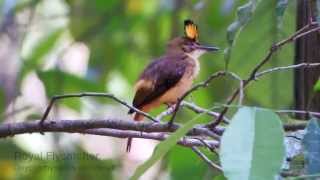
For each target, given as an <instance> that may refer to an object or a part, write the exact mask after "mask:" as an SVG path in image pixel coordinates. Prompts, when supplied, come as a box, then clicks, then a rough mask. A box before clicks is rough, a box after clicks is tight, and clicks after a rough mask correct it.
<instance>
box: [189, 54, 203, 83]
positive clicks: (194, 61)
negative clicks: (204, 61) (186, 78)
mask: <svg viewBox="0 0 320 180" xmlns="http://www.w3.org/2000/svg"><path fill="white" fill-rule="evenodd" d="M187 56H188V58H187V61H188V63H189V66H188V67H187V73H188V74H189V75H190V76H191V78H192V79H194V78H196V77H197V76H198V74H199V72H200V63H199V60H198V58H197V56H193V55H192V54H187Z"/></svg>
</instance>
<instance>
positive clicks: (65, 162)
mask: <svg viewBox="0 0 320 180" xmlns="http://www.w3.org/2000/svg"><path fill="white" fill-rule="evenodd" d="M245 2H246V1H245V0H215V1H210V0H123V1H117V0H108V1H106V0H91V1H88V0H0V114H1V118H0V120H1V121H2V122H3V123H4V122H19V121H29V120H30V121H32V120H37V119H39V118H40V117H41V115H42V113H43V112H44V109H45V107H46V105H47V103H48V100H49V98H50V97H51V96H53V95H57V94H65V93H77V92H87V91H93V92H109V93H112V94H114V95H115V96H117V97H119V98H121V99H123V100H125V101H127V102H131V100H132V97H133V84H134V82H135V81H136V79H137V77H138V75H139V73H140V72H141V71H142V70H143V68H144V67H145V66H146V65H147V64H148V63H149V62H150V61H151V60H152V59H153V58H156V57H159V56H161V55H162V54H163V53H164V51H165V47H166V43H167V42H168V40H170V39H171V38H172V37H175V36H182V35H183V20H184V19H186V18H191V19H193V20H194V21H195V22H196V23H197V24H198V26H199V30H200V42H203V43H205V44H212V45H216V46H219V47H220V48H221V49H224V48H225V47H226V46H227V38H226V36H227V34H226V32H227V27H228V26H229V25H230V24H231V23H232V22H233V21H234V20H235V19H236V9H237V7H238V6H240V5H242V4H244V3H245ZM276 4H277V1H276V0H272V1H269V0H264V1H261V3H260V4H259V5H258V7H257V10H256V11H255V13H254V15H253V18H252V19H251V21H250V22H249V23H248V24H247V25H246V26H245V27H244V28H243V30H242V31H241V33H240V34H238V38H237V39H236V42H235V44H234V47H233V50H232V54H231V58H230V60H229V61H230V62H229V70H230V71H233V72H235V73H237V74H239V75H240V76H241V77H242V78H246V77H247V76H248V75H249V73H250V71H251V70H252V68H253V67H254V66H255V65H256V64H257V63H258V62H259V61H260V60H261V59H262V58H263V56H264V55H265V54H266V53H267V51H268V48H269V47H270V46H271V44H272V43H273V42H277V41H278V40H280V39H282V38H284V37H286V36H288V35H289V34H291V33H292V32H294V31H295V7H294V3H289V6H288V8H287V10H286V11H285V14H284V16H283V17H282V18H281V17H280V18H279V16H277V13H276ZM292 63H293V45H288V46H285V47H283V48H282V49H281V50H280V51H278V52H277V54H276V55H275V56H274V57H273V59H272V60H271V62H270V63H269V64H268V65H266V68H267V67H273V66H280V65H288V64H292ZM224 68H225V58H224V52H223V51H220V52H218V53H215V54H206V55H204V56H203V57H202V58H201V72H200V75H199V77H198V79H197V82H200V81H202V80H205V79H206V78H207V77H208V76H209V75H210V74H212V73H214V72H216V71H218V70H223V69H224ZM292 79H293V73H292V71H283V72H279V73H273V74H270V75H268V76H265V77H263V78H261V79H260V80H259V81H257V82H255V83H254V84H252V85H251V86H250V87H248V89H247V90H246V94H245V104H247V105H256V106H262V107H266V108H271V109H279V108H281V109H290V108H291V107H292V106H293V88H292V87H293V84H292V82H293V81H292ZM237 86H238V82H236V81H234V80H232V79H229V78H221V79H219V80H215V81H214V83H213V84H212V85H210V86H209V87H208V88H206V89H203V90H199V91H197V92H195V93H193V94H192V96H191V97H189V98H188V100H189V101H193V102H195V103H196V104H198V105H199V106H202V107H204V108H211V107H213V106H217V105H221V104H223V103H225V100H226V98H227V97H228V96H229V95H230V93H231V92H232V90H233V89H234V88H235V87H237ZM164 109H165V107H163V108H160V109H158V110H155V111H154V112H152V114H153V115H156V114H157V113H159V112H161V111H162V110H164ZM231 113H232V111H231ZM193 116H195V114H194V113H193V112H190V111H188V110H186V109H185V110H183V111H181V112H180V113H179V115H178V118H177V120H178V121H179V122H181V123H183V121H184V120H187V119H190V117H193ZM107 117H120V118H123V119H130V116H128V115H127V109H126V108H125V107H123V106H120V105H119V104H117V103H115V102H113V101H111V100H106V99H101V98H82V99H81V100H80V99H73V100H71V99H69V100H63V101H61V102H60V103H58V105H56V106H55V108H54V110H53V111H52V112H51V114H50V116H49V119H53V120H58V119H90V118H107ZM201 118H203V122H207V121H210V120H211V119H210V117H206V116H203V117H201ZM125 143H126V140H125V139H116V138H109V137H99V136H90V135H78V134H63V133H55V134H52V133H46V134H45V135H40V134H26V135H19V136H15V137H12V138H7V139H1V141H0V172H1V173H0V179H39V180H40V179H41V180H43V179H126V178H128V177H129V176H130V175H131V174H132V173H133V171H134V169H135V168H136V167H137V165H139V164H140V163H142V162H143V161H144V160H146V158H148V157H149V156H150V154H151V153H152V150H153V148H154V146H155V144H156V142H155V141H151V140H138V139H136V140H135V141H134V145H133V150H132V152H131V153H130V154H126V153H125ZM48 153H51V154H52V153H54V154H56V155H61V156H63V155H66V154H69V155H70V154H71V155H74V158H60V159H59V158H56V159H52V158H51V159H50V157H48V156H47V155H48ZM61 156H60V157H61ZM63 157H64V156H63ZM210 157H211V158H213V159H215V158H216V157H212V154H210ZM216 174H217V173H215V172H214V171H212V170H211V169H209V168H208V166H207V165H206V164H205V163H204V162H203V161H202V160H201V159H199V158H198V157H197V156H196V155H195V154H194V153H193V152H192V151H191V149H188V148H182V147H178V146H176V147H175V148H174V149H173V150H171V151H170V153H169V154H168V155H167V156H166V157H165V158H164V159H163V160H162V161H161V162H159V163H158V164H157V165H156V166H154V167H153V168H152V170H150V171H149V172H148V173H147V174H145V175H144V177H143V178H144V179H212V178H214V179H223V177H222V176H221V175H219V176H217V175H216Z"/></svg>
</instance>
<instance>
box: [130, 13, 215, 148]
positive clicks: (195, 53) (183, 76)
mask: <svg viewBox="0 0 320 180" xmlns="http://www.w3.org/2000/svg"><path fill="white" fill-rule="evenodd" d="M198 38H199V33H198V26H197V25H196V24H195V23H194V22H193V21H192V20H191V19H186V20H184V36H179V37H176V38H173V39H172V40H170V41H169V43H168V44H167V47H166V52H165V54H164V55H163V56H161V57H159V58H157V59H155V60H153V61H152V62H151V63H150V64H149V65H148V66H147V67H146V68H145V69H144V70H143V72H142V73H141V75H140V76H139V78H138V80H137V82H136V84H135V86H134V90H135V95H134V98H133V103H132V105H133V107H135V108H136V109H139V110H140V111H142V112H145V113H148V112H150V111H151V110H152V109H155V108H157V107H159V106H160V105H162V104H165V105H168V106H170V107H172V106H174V105H175V104H176V103H177V102H178V100H179V98H180V97H182V96H183V95H184V93H186V92H187V91H188V90H189V89H190V88H191V87H192V83H193V80H194V79H195V78H196V77H197V75H198V74H199V71H200V64H199V60H198V58H199V57H200V56H201V55H203V54H204V53H206V52H214V51H217V50H219V48H218V47H216V46H205V45H202V44H200V43H199V42H198ZM128 113H129V114H133V113H134V117H133V120H134V121H142V120H143V119H144V115H142V114H139V113H137V112H135V111H134V110H133V109H130V110H129V112H128ZM131 144H132V138H131V137H129V138H128V141H127V148H126V151H127V152H130V149H131Z"/></svg>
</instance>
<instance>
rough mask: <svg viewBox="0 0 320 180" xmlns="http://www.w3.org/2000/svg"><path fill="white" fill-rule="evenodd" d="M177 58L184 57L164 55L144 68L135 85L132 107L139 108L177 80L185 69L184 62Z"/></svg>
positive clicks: (172, 85) (158, 95) (173, 84)
mask: <svg viewBox="0 0 320 180" xmlns="http://www.w3.org/2000/svg"><path fill="white" fill-rule="evenodd" d="M172 58H174V59H172ZM177 58H184V57H164V58H161V59H158V60H156V61H154V62H153V63H151V64H150V65H149V66H148V67H147V68H146V69H145V71H144V72H143V73H142V75H141V76H140V79H139V81H138V82H137V83H136V86H135V89H136V94H135V97H134V100H133V106H134V107H136V108H140V107H142V106H144V105H146V104H148V103H150V102H152V101H153V100H155V99H156V98H158V97H160V96H161V95H163V94H164V93H165V92H166V91H167V90H169V89H170V88H172V87H174V86H175V85H176V84H177V83H178V82H179V80H180V79H181V78H182V76H183V74H184V72H185V70H186V64H185V63H183V60H179V59H177ZM129 113H133V111H129Z"/></svg>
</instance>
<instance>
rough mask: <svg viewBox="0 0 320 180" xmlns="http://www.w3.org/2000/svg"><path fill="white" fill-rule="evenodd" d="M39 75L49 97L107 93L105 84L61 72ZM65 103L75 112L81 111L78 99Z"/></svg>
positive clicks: (48, 72) (55, 71)
mask: <svg viewBox="0 0 320 180" xmlns="http://www.w3.org/2000/svg"><path fill="white" fill-rule="evenodd" d="M37 74H38V77H39V78H40V79H41V81H42V82H43V83H44V86H45V90H46V94H47V96H48V97H52V96H54V95H61V94H67V93H79V92H88V91H92V92H103V91H105V87H104V84H98V83H95V82H92V81H89V80H86V79H83V78H81V77H78V76H75V75H73V74H70V73H67V72H63V71H60V70H49V71H39V72H37ZM63 103H64V104H65V105H67V106H69V107H70V108H73V109H75V110H79V109H80V101H79V100H78V99H72V100H71V99H68V100H67V101H63Z"/></svg>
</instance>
